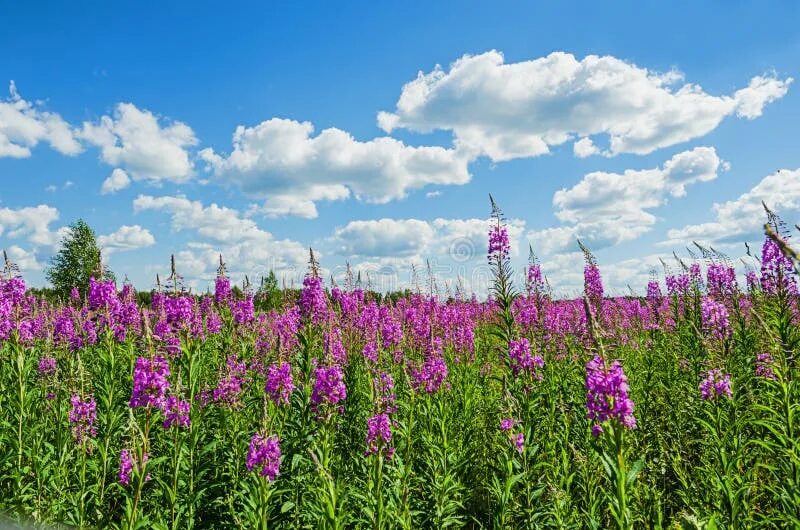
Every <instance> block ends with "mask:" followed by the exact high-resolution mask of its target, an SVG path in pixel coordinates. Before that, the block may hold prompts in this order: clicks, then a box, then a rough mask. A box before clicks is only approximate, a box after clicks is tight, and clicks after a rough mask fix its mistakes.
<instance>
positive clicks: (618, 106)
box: [378, 51, 792, 161]
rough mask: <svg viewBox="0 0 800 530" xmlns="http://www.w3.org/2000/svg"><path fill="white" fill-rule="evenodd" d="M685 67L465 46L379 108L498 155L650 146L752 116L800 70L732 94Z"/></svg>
mask: <svg viewBox="0 0 800 530" xmlns="http://www.w3.org/2000/svg"><path fill="white" fill-rule="evenodd" d="M682 80H683V76H682V74H680V73H679V72H675V71H671V72H667V73H665V74H659V73H655V72H652V71H649V70H647V69H645V68H641V67H639V66H637V65H635V64H632V63H629V62H625V61H623V60H621V59H618V58H616V57H611V56H603V57H600V56H596V55H589V56H587V57H585V58H583V59H582V60H578V59H576V58H575V57H574V56H573V55H571V54H569V53H563V52H554V53H551V54H550V55H548V56H546V57H541V58H538V59H534V60H529V61H521V62H517V63H505V60H504V57H503V55H502V54H501V53H500V52H498V51H490V52H486V53H483V54H480V55H465V56H463V57H462V58H461V59H459V60H457V61H455V62H454V63H453V64H452V65H451V66H450V68H449V70H444V69H443V68H441V67H440V66H438V65H437V66H436V68H434V70H432V71H431V72H428V73H423V72H420V73H419V74H418V76H417V78H416V79H415V80H413V81H410V82H409V83H407V84H406V85H405V86H404V87H403V89H402V92H401V94H400V98H399V100H398V101H397V105H396V109H395V112H394V113H387V112H381V113H379V114H378V125H379V126H380V127H381V128H382V129H383V130H385V131H387V132H391V131H392V130H394V129H396V128H400V127H402V128H406V129H410V130H414V131H418V132H430V131H433V130H437V129H439V130H450V131H453V134H454V135H455V142H456V145H457V146H458V147H459V148H460V149H462V150H466V151H469V152H472V153H473V154H474V155H485V156H488V157H490V158H491V159H492V160H495V161H502V160H509V159H512V158H519V157H533V156H539V155H542V154H546V153H548V152H549V149H550V146H554V145H559V144H562V143H564V142H567V141H569V140H571V139H573V138H574V137H575V136H576V135H577V136H579V137H580V139H579V140H578V141H577V143H576V145H575V146H573V150H574V151H575V154H576V155H577V156H589V155H591V154H595V153H598V152H599V150H598V149H597V147H595V146H594V143H593V142H592V141H591V139H590V138H589V137H590V136H592V135H606V136H607V138H608V144H609V149H608V151H606V152H604V154H606V155H609V156H613V155H616V154H618V153H637V154H645V153H650V152H652V151H654V150H656V149H658V148H661V147H667V146H670V145H675V144H677V143H680V142H684V141H687V140H691V139H692V138H698V137H700V136H703V135H705V134H707V133H708V132H710V131H712V130H714V129H715V128H716V127H717V126H718V125H719V123H720V122H721V121H722V119H723V118H725V117H726V116H729V115H731V114H734V113H735V114H737V115H738V116H740V117H744V118H748V119H752V118H755V117H758V116H760V115H761V113H762V112H763V108H764V105H766V104H767V103H770V102H771V101H774V100H775V99H778V98H780V97H782V96H783V95H784V94H786V91H787V89H788V86H789V84H791V82H792V79H791V78H786V79H783V80H781V79H778V78H776V77H774V76H772V77H768V76H758V77H754V78H753V79H752V80H751V81H750V84H749V85H748V86H747V87H746V88H744V89H741V90H739V91H736V92H735V93H734V94H733V95H732V96H712V95H710V94H708V93H706V92H705V91H704V90H703V89H702V88H701V87H700V86H698V85H696V84H692V83H686V84H682V85H681V84H680V83H681V82H682Z"/></svg>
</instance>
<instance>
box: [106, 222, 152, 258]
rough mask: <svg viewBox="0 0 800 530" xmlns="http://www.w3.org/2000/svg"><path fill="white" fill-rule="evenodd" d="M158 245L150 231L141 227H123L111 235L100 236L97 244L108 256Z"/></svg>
mask: <svg viewBox="0 0 800 530" xmlns="http://www.w3.org/2000/svg"><path fill="white" fill-rule="evenodd" d="M155 243H156V238H155V237H153V234H152V233H150V230H148V229H146V228H142V227H141V226H139V225H132V226H129V225H123V226H121V227H119V228H118V229H117V231H116V232H113V233H111V234H107V235H102V236H98V238H97V244H98V246H99V247H100V248H102V249H103V252H104V253H105V254H106V255H108V254H111V253H114V252H124V251H126V250H136V249H139V248H144V247H149V246H152V245H154V244H155Z"/></svg>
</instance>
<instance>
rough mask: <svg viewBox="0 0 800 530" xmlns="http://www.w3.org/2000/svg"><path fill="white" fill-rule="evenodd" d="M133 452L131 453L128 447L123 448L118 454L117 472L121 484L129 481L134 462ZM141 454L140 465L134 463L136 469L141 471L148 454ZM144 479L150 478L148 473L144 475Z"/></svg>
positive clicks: (125, 484) (126, 483)
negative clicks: (141, 460)
mask: <svg viewBox="0 0 800 530" xmlns="http://www.w3.org/2000/svg"><path fill="white" fill-rule="evenodd" d="M133 456H134V455H133V454H132V453H131V451H130V449H123V450H122V452H121V453H120V454H119V474H118V479H119V483H120V484H122V485H123V486H127V485H128V484H130V482H131V473H132V472H133V469H134V465H135V462H134V461H133ZM142 456H143V462H142V464H141V465H136V466H135V467H136V469H137V471H139V472H141V471H142V469H144V464H146V463H147V459H148V458H149V455H148V454H147V453H145V454H144V455H142ZM145 480H150V475H148V476H146V477H145Z"/></svg>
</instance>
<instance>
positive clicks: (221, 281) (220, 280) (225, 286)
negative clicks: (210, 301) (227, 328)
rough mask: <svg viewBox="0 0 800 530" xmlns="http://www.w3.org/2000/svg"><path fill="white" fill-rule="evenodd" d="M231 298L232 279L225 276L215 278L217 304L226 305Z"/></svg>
mask: <svg viewBox="0 0 800 530" xmlns="http://www.w3.org/2000/svg"><path fill="white" fill-rule="evenodd" d="M230 298H231V281H230V280H229V279H228V278H226V277H225V276H217V278H216V280H214V300H215V301H216V302H217V305H225V304H227V303H228V300H230Z"/></svg>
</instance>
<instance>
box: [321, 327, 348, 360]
mask: <svg viewBox="0 0 800 530" xmlns="http://www.w3.org/2000/svg"><path fill="white" fill-rule="evenodd" d="M322 347H323V351H324V352H325V358H326V359H328V360H330V361H333V362H334V363H344V362H345V361H347V352H346V351H345V349H344V345H343V344H342V335H341V332H340V331H339V328H333V329H331V330H330V331H329V332H326V333H323V334H322Z"/></svg>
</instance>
